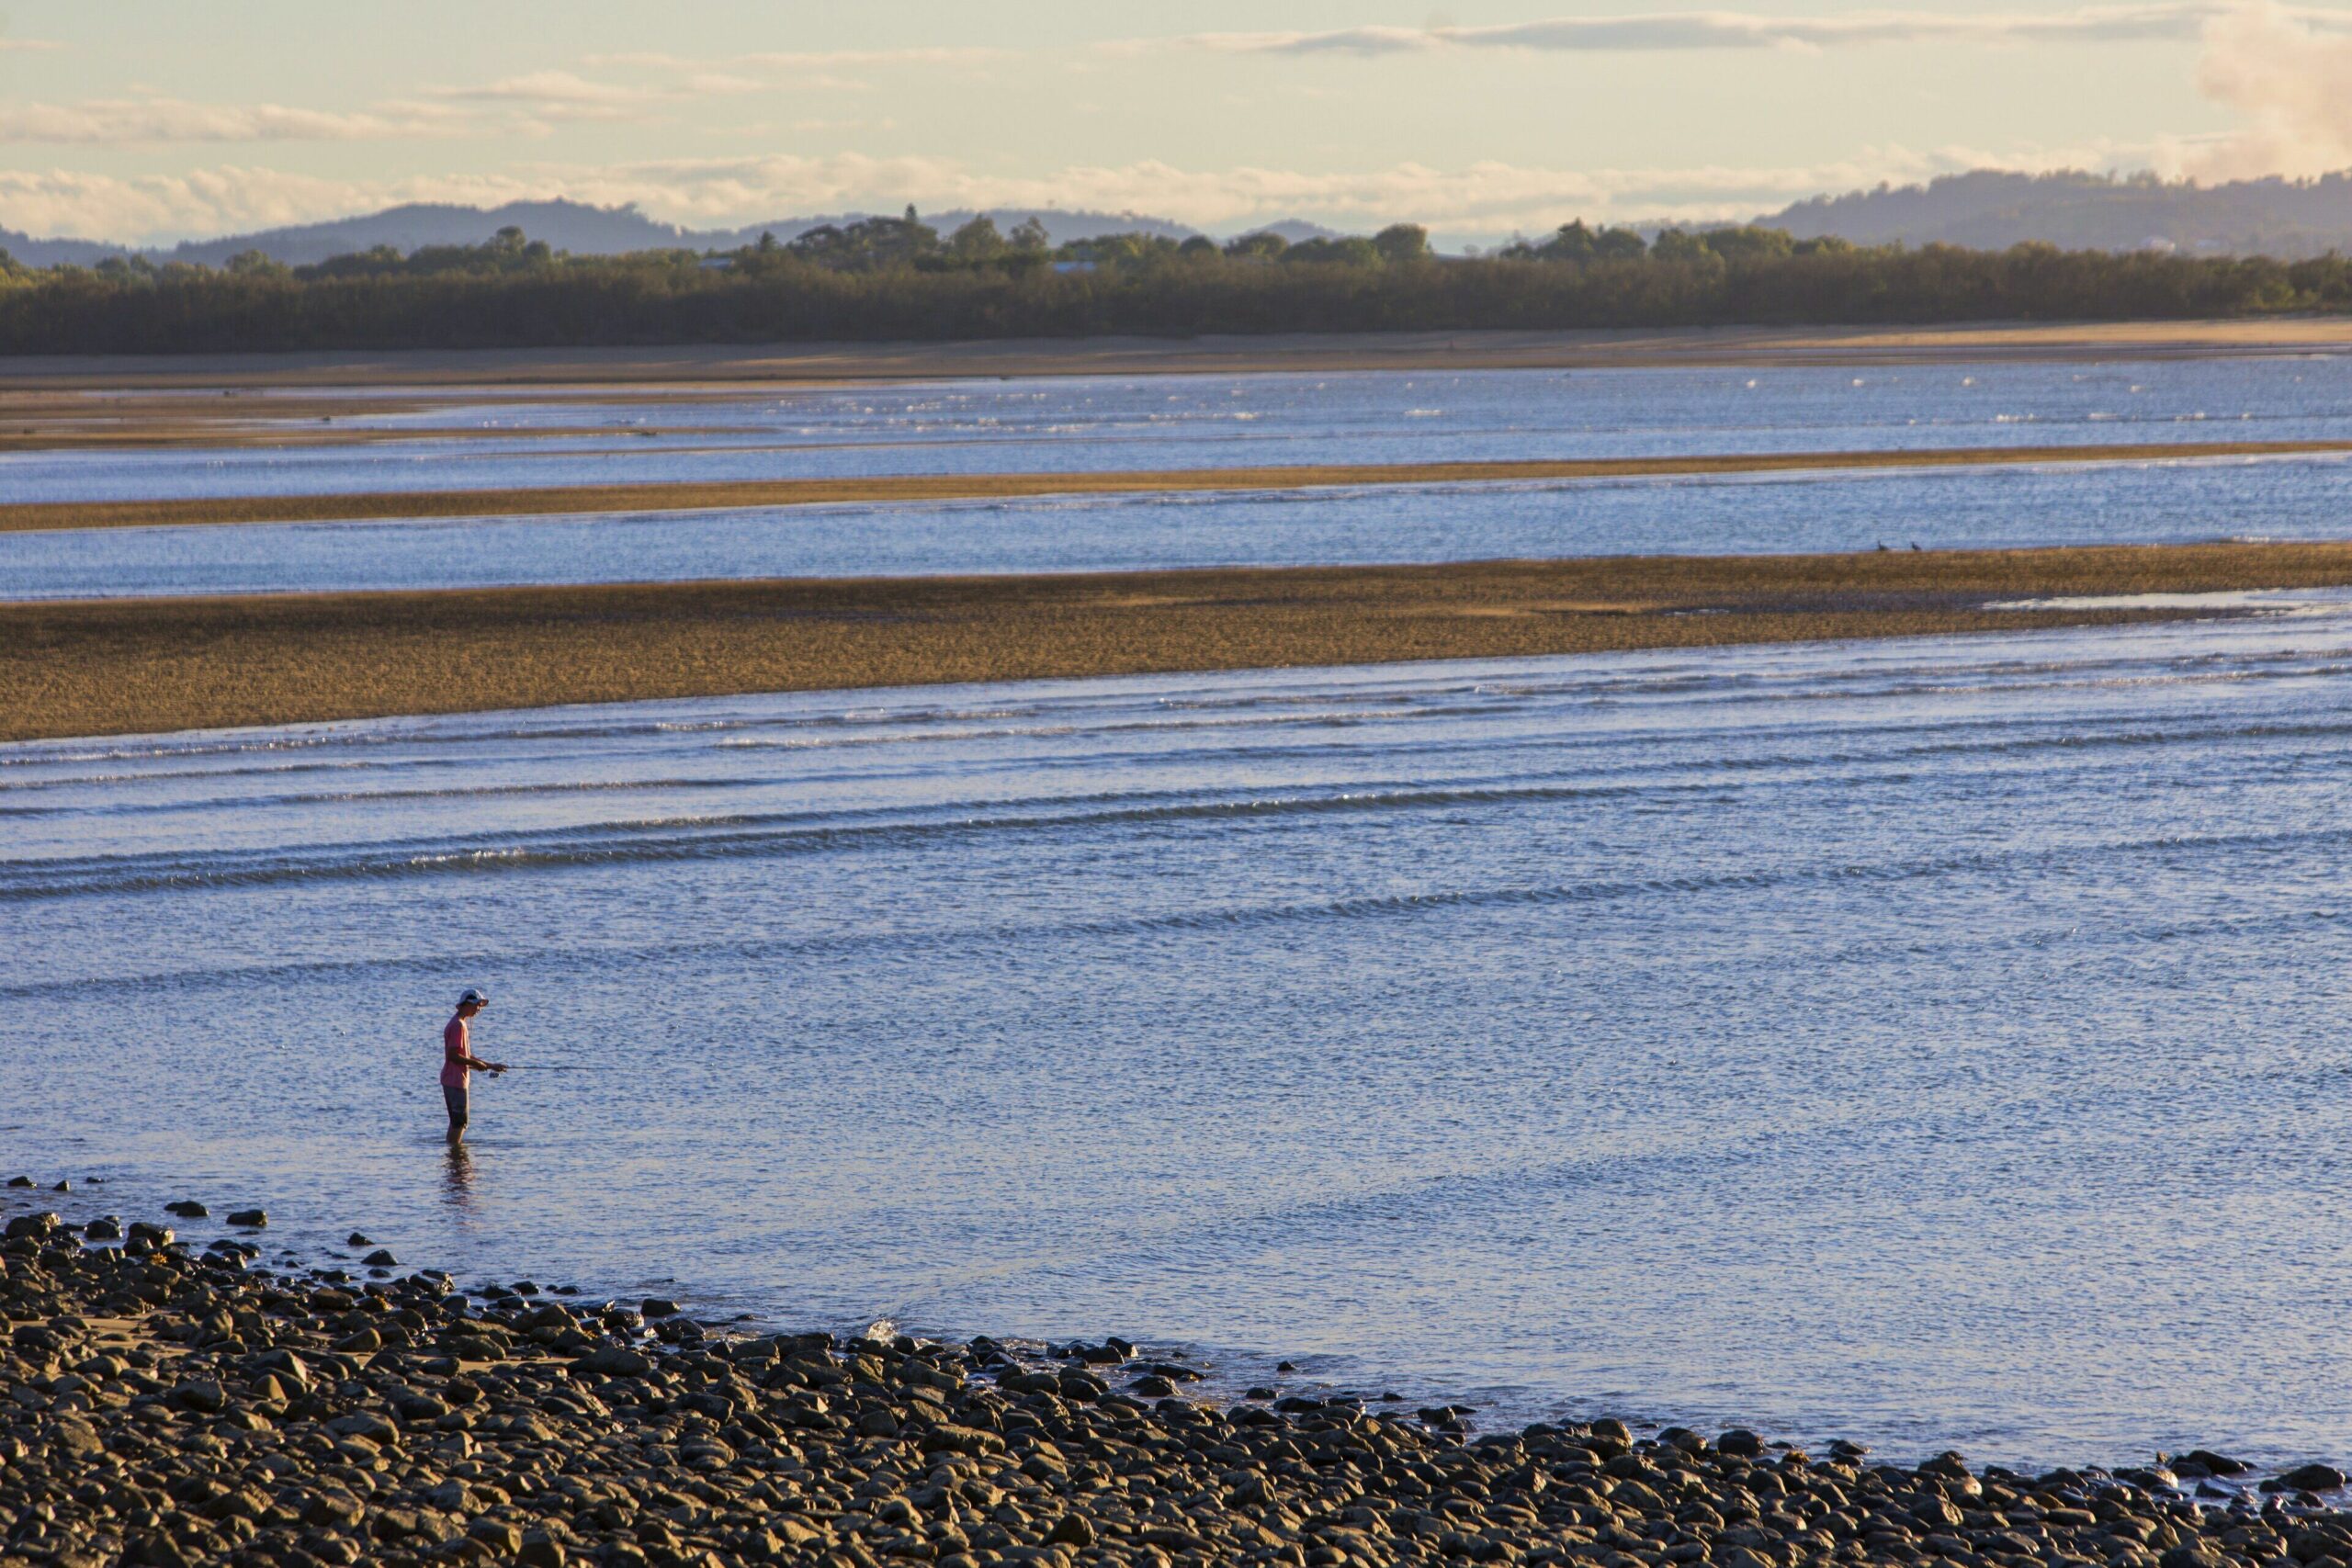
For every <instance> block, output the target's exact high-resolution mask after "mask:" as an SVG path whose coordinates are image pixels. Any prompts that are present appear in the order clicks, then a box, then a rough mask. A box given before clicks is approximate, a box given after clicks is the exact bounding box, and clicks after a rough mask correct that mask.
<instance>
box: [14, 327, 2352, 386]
mask: <svg viewBox="0 0 2352 1568" xmlns="http://www.w3.org/2000/svg"><path fill="white" fill-rule="evenodd" d="M2346 352H2352V317H2342V316H2276V317H2262V318H2258V319H2253V320H2197V321H1976V322H1965V323H1960V324H1947V325H1920V326H1903V325H1892V326H1844V327H1823V326H1797V327H1770V326H1764V327H1758V326H1744V327H1661V328H1596V329H1585V330H1575V331H1479V332H1399V333H1249V334H1242V333H1223V334H1215V333H1213V334H1206V335H1203V336H1198V337H1187V338H1148V337H1086V338H1001V339H986V340H971V341H963V342H948V343H915V342H885V343H839V342H836V343H781V344H680V345H674V346H669V347H628V348H538V349H495V348H493V349H382V350H332V351H317V352H295V353H270V354H185V355H17V356H14V357H9V358H0V393H6V392H8V391H34V390H51V391H56V390H77V389H100V390H103V389H183V390H184V389H194V388H202V389H221V388H240V389H243V388H322V387H379V388H381V387H444V388H450V387H545V386H565V385H571V386H580V385H592V384H603V385H607V386H611V385H638V386H655V385H672V386H676V385H708V384H714V383H729V382H732V383H742V384H747V385H772V384H775V383H787V382H804V383H805V382H829V381H830V382H841V381H932V380H941V379H948V378H964V377H1032V376H1157V375H1219V376H1223V375H1259V374H1265V373H1269V372H1275V373H1280V372H1295V373H1298V374H1307V375H1329V374H1345V373H1347V372H1351V371H1360V370H1446V371H1453V370H1575V369H1612V368H1628V367H1634V368H1638V367H1675V366H1685V367H1730V366H1747V367H1787V366H1804V365H1832V366H1842V365H1854V366H1860V365H1886V366H1893V365H1935V364H1960V363H1980V364H1981V363H1996V362H1999V361H2003V360H2023V361H2034V360H2118V359H2181V358H2213V357H2231V356H2239V355H2307V354H2341V353H2346Z"/></svg>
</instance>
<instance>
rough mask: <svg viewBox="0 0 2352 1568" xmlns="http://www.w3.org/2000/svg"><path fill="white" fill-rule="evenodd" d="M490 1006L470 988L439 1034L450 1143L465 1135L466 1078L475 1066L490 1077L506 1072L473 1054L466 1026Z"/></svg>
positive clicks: (502, 1064) (482, 996)
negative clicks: (475, 1015) (454, 1013)
mask: <svg viewBox="0 0 2352 1568" xmlns="http://www.w3.org/2000/svg"><path fill="white" fill-rule="evenodd" d="M489 1005H490V998H488V997H486V996H484V995H483V994H482V993H481V992H480V991H476V990H471V989H469V990H468V991H467V992H466V994H465V995H464V996H462V997H459V998H458V1011H457V1016H456V1017H454V1018H452V1019H450V1020H449V1021H448V1023H447V1024H446V1025H445V1026H443V1028H442V1031H441V1099H442V1101H443V1103H445V1104H446V1105H447V1106H448V1108H449V1141H450V1142H451V1143H453V1144H454V1143H456V1142H457V1141H458V1139H460V1138H462V1137H464V1136H465V1135H466V1104H467V1100H468V1098H469V1089H468V1088H467V1082H468V1078H467V1075H468V1074H469V1072H470V1071H471V1070H472V1069H474V1068H476V1067H479V1068H481V1070H482V1071H483V1072H485V1073H491V1074H498V1073H503V1072H504V1071H505V1070H506V1064H505V1063H503V1062H485V1061H483V1060H482V1059H481V1057H480V1056H477V1055H474V1048H473V1032H472V1031H471V1030H469V1029H468V1028H467V1027H466V1021H467V1020H468V1019H469V1018H471V1017H473V1015H474V1014H476V1013H478V1012H480V1011H481V1010H482V1009H484V1008H486V1007H488V1006H489Z"/></svg>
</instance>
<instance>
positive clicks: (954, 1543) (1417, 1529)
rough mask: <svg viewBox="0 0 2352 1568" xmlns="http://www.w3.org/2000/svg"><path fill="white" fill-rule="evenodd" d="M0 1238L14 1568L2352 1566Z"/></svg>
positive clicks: (1518, 1437) (2074, 1519) (30, 1226)
mask: <svg viewBox="0 0 2352 1568" xmlns="http://www.w3.org/2000/svg"><path fill="white" fill-rule="evenodd" d="M97 1230H98V1222H95V1221H94V1222H92V1223H91V1224H88V1225H85V1226H83V1227H82V1229H81V1231H80V1233H79V1234H76V1232H75V1231H74V1229H72V1228H69V1227H67V1226H66V1225H64V1224H62V1222H61V1221H60V1220H59V1219H58V1217H57V1216H55V1215H53V1214H48V1213H40V1214H34V1213H20V1214H17V1215H16V1216H15V1217H13V1218H11V1219H10V1220H9V1222H8V1224H7V1225H6V1241H5V1242H0V1316H4V1317H5V1318H6V1320H7V1322H8V1323H9V1325H10V1332H9V1334H8V1335H7V1337H6V1338H5V1339H0V1393H5V1394H6V1398H0V1564H6V1568H17V1563H19V1562H23V1563H26V1564H33V1563H40V1564H59V1565H65V1568H83V1565H85V1564H87V1565H92V1568H113V1565H114V1564H117V1563H130V1564H138V1565H167V1564H194V1563H200V1562H201V1563H210V1562H228V1563H232V1564H239V1565H243V1564H270V1565H278V1564H282V1565H285V1568H312V1565H313V1564H317V1563H334V1564H343V1565H350V1564H359V1563H366V1564H370V1565H373V1564H378V1563H381V1564H385V1565H387V1568H424V1565H425V1564H427V1563H433V1564H440V1563H452V1564H454V1563H468V1562H520V1563H526V1564H533V1565H568V1564H581V1565H583V1568H586V1565H594V1568H639V1565H645V1568H655V1565H659V1568H672V1565H675V1564H694V1565H695V1568H710V1565H714V1564H734V1563H739V1562H752V1563H763V1564H765V1563H795V1564H797V1563H802V1562H808V1563H821V1564H827V1565H829V1568H883V1565H886V1564H887V1565H891V1568H908V1565H910V1564H915V1563H922V1562H930V1563H933V1564H936V1565H938V1568H1112V1565H1114V1564H1130V1563H1133V1564H1151V1565H1153V1568H1176V1565H1178V1564H1182V1565H1184V1568H1211V1565H1216V1568H1223V1565H1225V1564H1228V1563H1231V1564H1248V1565H1251V1568H1258V1565H1265V1568H1274V1565H1281V1568H1350V1565H1357V1564H1362V1565H1366V1568H1370V1565H1374V1564H1378V1565H1383V1568H1385V1565H1386V1564H1392V1563H1396V1564H1430V1565H1432V1568H1435V1565H1438V1564H1447V1565H1468V1564H1504V1565H1507V1568H1554V1565H1567V1564H1577V1565H1583V1564H1590V1565H1593V1568H1842V1565H1844V1564H1849V1563H1852V1564H1882V1563H1883V1564H1889V1565H1893V1564H1905V1565H1916V1568H1943V1565H1957V1568H2028V1565H2032V1568H2099V1565H2112V1568H2298V1565H2300V1568H2342V1565H2343V1564H2346V1563H2352V1515H2347V1514H2346V1513H2345V1512H2341V1511H2339V1510H2338V1509H2337V1508H2335V1507H2334V1506H2329V1505H2327V1504H2325V1503H2324V1502H2322V1501H2320V1499H2319V1494H2320V1493H2322V1492H2324V1493H2325V1494H2326V1495H2329V1496H2336V1495H2340V1493H2339V1492H2338V1491H2337V1490H2336V1489H2337V1488H2341V1487H2343V1486H2344V1484H2345V1478H2344V1474H2343V1472H2341V1471H2339V1470H2337V1469H2335V1468H2334V1467H2333V1466H2330V1465H2326V1464H2310V1465H2304V1466H2300V1467H2297V1468H2294V1469H2291V1470H2289V1471H2287V1472H2284V1473H2283V1474H2280V1475H2278V1476H2274V1477H2271V1478H2269V1480H2268V1481H2267V1482H2265V1483H2264V1484H2265V1485H2267V1486H2273V1487H2276V1488H2279V1489H2280V1490H2273V1491H2271V1492H2269V1493H2267V1495H2262V1496H2263V1500H2262V1502H2261V1506H2259V1507H2257V1506H2255V1505H2256V1498H2257V1494H2256V1493H2255V1492H2254V1491H2252V1490H2251V1489H2249V1490H2246V1491H2243V1492H2241V1491H2237V1490H2233V1489H2232V1488H2229V1487H2224V1486H2221V1485H2217V1484H2215V1483H2214V1480H2215V1478H2228V1477H2233V1476H2237V1475H2245V1474H2247V1473H2248V1471H2247V1467H2246V1466H2245V1465H2244V1464H2243V1463H2242V1462H2240V1461H2235V1460H2232V1459H2230V1458H2228V1457H2227V1456H2225V1455H2221V1454H2217V1453H2212V1452H2210V1451H2208V1450H2197V1451H2195V1452H2193V1453H2190V1454H2188V1455H2183V1456H2179V1457H2178V1458H2177V1459H2175V1460H2173V1461H2169V1462H2168V1463H2167V1462H2165V1461H2161V1460H2160V1461H2157V1462H2155V1463H2153V1464H2150V1465H2147V1466H2145V1467H2143V1468H2140V1469H2136V1470H2130V1471H2115V1472H2109V1471H2101V1470H2081V1471H2074V1470H2060V1471H2052V1472H2048V1473H2046V1474H2042V1475H2038V1476H2034V1475H2024V1474H2018V1473H2014V1472H2009V1471H2007V1470H2003V1469H2000V1468H1998V1467H1981V1468H1980V1467H1975V1466H1972V1465H1970V1464H1969V1463H1968V1462H1967V1461H1965V1460H1964V1459H1962V1457H1961V1456H1959V1455H1958V1454H1951V1453H1946V1454H1939V1455H1937V1456H1936V1457H1935V1458H1933V1459H1930V1460H1928V1461H1927V1462H1926V1463H1924V1464H1919V1465H1916V1466H1910V1467H1905V1466H1899V1465H1893V1464H1885V1463H1868V1462H1866V1459H1865V1453H1864V1450H1862V1449H1861V1448H1860V1445H1855V1444H1833V1445H1831V1446H1830V1447H1829V1448H1827V1449H1826V1450H1823V1452H1822V1456H1821V1457H1820V1458H1818V1459H1815V1458H1811V1457H1808V1455H1807V1454H1805V1453H1804V1452H1802V1451H1799V1450H1793V1449H1791V1448H1789V1447H1787V1446H1786V1445H1783V1444H1774V1443H1770V1442H1768V1441H1766V1440H1765V1439H1764V1438H1761V1437H1759V1436H1758V1434H1757V1433H1755V1432H1753V1431H1750V1430H1747V1429H1746V1428H1738V1427H1736V1428H1733V1429H1731V1430H1728V1431H1724V1432H1722V1433H1720V1434H1717V1435H1715V1436H1713V1437H1712V1438H1711V1437H1709V1436H1708V1435H1706V1434H1704V1433H1702V1432H1699V1431H1696V1430H1693V1429H1691V1428H1688V1427H1667V1428H1665V1429H1663V1430H1660V1431H1658V1432H1657V1434H1656V1435H1655V1436H1651V1437H1644V1438H1634V1435H1633V1434H1632V1432H1631V1431H1630V1430H1629V1429H1628V1428H1627V1427H1626V1426H1625V1424H1624V1423H1623V1422H1621V1421H1617V1420H1612V1419H1602V1420H1597V1421H1592V1422H1589V1423H1571V1422H1565V1421H1563V1422H1555V1423H1542V1424H1538V1425H1536V1426H1532V1427H1526V1428H1524V1429H1523V1430H1521V1431H1517V1432H1496V1433H1487V1434H1481V1435H1477V1436H1475V1437H1473V1436H1470V1435H1468V1434H1466V1433H1464V1432H1463V1431H1462V1430H1461V1429H1460V1422H1461V1418H1462V1417H1463V1416H1466V1415H1468V1414H1469V1411H1468V1409H1467V1407H1465V1406H1463V1405H1459V1404H1442V1405H1438V1404H1433V1405H1430V1406H1427V1407H1425V1408H1422V1409H1421V1410H1420V1411H1419V1415H1418V1417H1415V1416H1408V1415H1406V1414H1404V1413H1403V1412H1402V1410H1400V1409H1395V1408H1385V1407H1384V1404H1385V1396H1384V1402H1383V1403H1375V1404H1374V1406H1373V1407H1372V1408H1371V1409H1369V1410H1368V1409H1367V1408H1366V1406H1365V1404H1363V1401H1361V1400H1358V1399H1355V1398H1352V1397H1342V1396H1337V1395H1330V1396H1325V1395H1317V1396H1312V1397H1310V1396H1308V1395H1306V1394H1305V1393H1294V1394H1293V1395H1291V1396H1290V1397H1287V1398H1283V1399H1281V1400H1280V1401H1279V1402H1278V1403H1277V1404H1276V1405H1275V1407H1274V1408H1272V1409H1270V1408H1268V1407H1267V1406H1266V1405H1265V1404H1246V1403H1245V1404H1233V1405H1231V1406H1222V1405H1220V1404H1216V1403H1214V1402H1209V1401H1200V1402H1194V1401H1193V1400H1190V1399H1187V1398H1185V1397H1182V1396H1181V1395H1180V1394H1179V1393H1177V1391H1178V1390H1180V1389H1182V1388H1183V1387H1185V1386H1187V1385H1189V1383H1190V1382H1192V1381H1193V1375H1184V1376H1180V1375H1179V1374H1184V1373H1187V1369H1185V1368H1182V1367H1181V1366H1178V1365H1176V1364H1175V1362H1174V1361H1172V1360H1169V1361H1149V1360H1141V1361H1140V1364H1138V1365H1137V1366H1136V1367H1135V1369H1134V1371H1135V1372H1136V1379H1137V1381H1136V1382H1134V1383H1133V1384H1131V1385H1130V1386H1129V1388H1128V1389H1126V1390H1122V1391H1117V1392H1114V1391H1113V1390H1112V1389H1111V1388H1110V1387H1109V1386H1108V1385H1107V1384H1106V1383H1104V1382H1103V1380H1102V1378H1100V1377H1098V1376H1096V1375H1094V1373H1092V1372H1091V1371H1087V1370H1086V1368H1087V1366H1088V1364H1089V1358H1086V1357H1084V1356H1067V1355H1060V1354H1057V1355H1054V1356H1051V1357H1050V1358H1046V1359H1030V1358H1024V1357H1023V1356H1022V1355H1020V1354H1018V1353H1016V1351H1015V1350H1014V1349H1013V1348H1011V1347H1009V1346H1007V1345H1004V1344H1001V1343H1000V1342H998V1341H994V1340H987V1339H976V1340H974V1341H972V1342H971V1343H970V1344H969V1345H963V1346H958V1345H953V1344H936V1343H931V1342H926V1341H922V1340H919V1339H916V1338H913V1337H908V1336H904V1335H899V1334H898V1333H896V1332H895V1331H891V1332H890V1333H889V1334H888V1336H887V1337H874V1336H873V1335H871V1334H870V1333H869V1335H867V1336H864V1337H857V1338H854V1339H848V1340H842V1339H836V1338H834V1337H831V1336H828V1335H825V1334H798V1335H791V1334H785V1335H763V1336H754V1335H739V1334H736V1333H735V1332H733V1331H731V1330H720V1331H716V1332H713V1333H710V1334H707V1335H702V1334H700V1333H699V1332H697V1334H696V1335H695V1336H692V1337H688V1336H685V1335H684V1334H683V1333H682V1332H681V1333H680V1334H679V1337H680V1338H681V1339H682V1340H683V1341H684V1342H682V1343H679V1344H676V1345H674V1346H673V1345H670V1344H666V1343H664V1342H662V1340H661V1339H660V1338H655V1337H648V1335H647V1333H646V1329H645V1324H646V1322H647V1321H648V1319H649V1318H650V1320H651V1321H652V1322H653V1323H656V1324H659V1325H664V1326H665V1328H667V1329H669V1330H671V1331H680V1330H683V1329H684V1328H692V1327H693V1326H694V1325H693V1324H692V1322H691V1320H687V1319H683V1318H679V1317H678V1316H677V1315H676V1303H670V1302H662V1301H648V1302H646V1303H643V1307H644V1314H643V1315H640V1314H639V1313H635V1312H631V1311H628V1310H627V1309H626V1308H616V1307H613V1306H610V1305H598V1304H594V1303H571V1302H569V1301H560V1300H557V1299H555V1298H553V1297H544V1298H539V1299H537V1300H534V1299H532V1298H530V1297H529V1296H527V1295H525V1294H523V1293H521V1292H516V1291H504V1290H503V1289H502V1291H501V1292H500V1293H499V1294H497V1295H495V1296H492V1297H491V1298H490V1299H489V1300H487V1301H485V1302H482V1303H467V1302H466V1301H465V1300H464V1298H463V1297H462V1296H460V1295H458V1294H456V1293H455V1292H451V1291H450V1289H449V1284H448V1280H447V1276H442V1275H428V1274H413V1275H410V1276H408V1277H406V1278H404V1279H400V1280H390V1281H387V1282H370V1283H367V1284H364V1285H353V1284H348V1282H347V1281H345V1282H342V1283H338V1282H336V1281H333V1280H323V1279H317V1278H307V1277H304V1276H301V1275H300V1274H283V1273H271V1272H269V1271H267V1270H266V1269H261V1268H258V1267H250V1268H243V1269H233V1270H232V1269H223V1268H222V1267H220V1265H219V1263H218V1262H217V1261H215V1260H218V1259H221V1258H235V1259H238V1260H239V1261H241V1262H242V1261H244V1260H245V1254H246V1253H248V1252H251V1251H252V1250H254V1249H252V1248H251V1247H250V1246H249V1244H243V1243H236V1242H230V1243H228V1244H227V1245H226V1247H215V1248H213V1249H209V1250H208V1251H207V1252H206V1253H204V1254H203V1255H200V1256H199V1255H198V1254H195V1253H193V1252H192V1251H191V1250H190V1249H189V1248H187V1247H185V1246H183V1245H181V1244H179V1243H178V1242H176V1241H175V1240H173V1239H172V1238H171V1235H170V1232H169V1231H168V1230H167V1229H165V1228H164V1227H161V1226H155V1225H147V1224H135V1225H132V1226H130V1232H131V1233H132V1234H133V1235H143V1236H145V1237H146V1238H148V1239H147V1240H146V1242H145V1243H144V1245H143V1247H142V1248H141V1249H140V1250H134V1249H133V1245H134V1244H130V1243H126V1244H125V1245H124V1246H123V1247H90V1246H88V1245H87V1242H86V1240H85V1238H95V1236H96V1234H97ZM159 1236H160V1237H161V1238H162V1239H161V1240H156V1239H154V1238H156V1237H159ZM330 1272H340V1271H330ZM346 1286H347V1288H346ZM122 1323H128V1324H130V1331H129V1332H128V1333H125V1332H123V1331H122V1330H121V1329H119V1328H118V1327H116V1326H114V1325H119V1324H122ZM1066 1348H1067V1347H1066ZM1102 1348H1105V1349H1113V1350H1115V1351H1116V1352H1117V1354H1118V1357H1119V1359H1120V1361H1121V1362H1126V1361H1136V1360H1140V1359H1139V1358H1138V1357H1137V1356H1136V1348H1135V1347H1134V1346H1132V1345H1129V1344H1126V1343H1125V1342H1124V1341H1111V1340H1106V1341H1104V1342H1103V1347H1102ZM1095 1364H1098V1365H1102V1366H1104V1367H1108V1366H1110V1365H1111V1363H1110V1362H1109V1361H1107V1360H1105V1361H1100V1362H1097V1363H1095ZM1147 1385H1149V1386H1147ZM1163 1391H1164V1392H1163ZM1273 1393H1274V1391H1273V1390H1272V1388H1257V1389H1252V1390H1251V1391H1250V1395H1251V1397H1253V1398H1258V1399H1269V1398H1272V1396H1273ZM1138 1395H1141V1396H1142V1397H1138ZM2166 1476H2170V1477H2172V1478H2173V1479H2174V1481H2176V1482H2177V1483H2181V1484H2194V1485H2195V1486H2197V1488H2198V1489H2199V1492H2200V1494H2203V1493H2211V1494H2214V1495H2216V1500H2217V1501H2225V1502H2226V1503H2227V1505H2228V1506H2223V1507H2200V1506H2198V1505H2197V1504H2196V1503H2194V1502H2193V1501H2192V1500H2191V1499H2189V1498H2188V1497H2186V1496H2182V1495H2179V1494H2177V1492H2175V1491H2173V1490H2171V1489H2170V1487H2169V1486H2168V1485H2167V1484H2166V1483H2165V1479H2164V1478H2165V1477H2166ZM2135 1478H2136V1479H2135Z"/></svg>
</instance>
